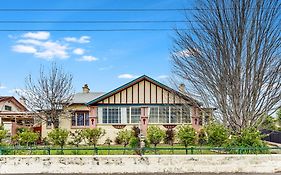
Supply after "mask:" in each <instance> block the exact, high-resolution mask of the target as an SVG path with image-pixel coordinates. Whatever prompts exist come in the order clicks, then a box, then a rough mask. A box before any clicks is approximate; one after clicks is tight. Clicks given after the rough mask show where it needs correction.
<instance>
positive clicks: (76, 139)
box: [69, 130, 84, 147]
mask: <svg viewBox="0 0 281 175" xmlns="http://www.w3.org/2000/svg"><path fill="white" fill-rule="evenodd" d="M69 135H70V138H71V141H70V142H69V144H70V145H75V146H76V147H78V146H79V144H80V143H81V142H82V141H83V139H84V136H83V131H82V130H76V131H74V132H70V134H69Z"/></svg>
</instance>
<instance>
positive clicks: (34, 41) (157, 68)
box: [0, 0, 194, 95]
mask: <svg viewBox="0 0 281 175" xmlns="http://www.w3.org/2000/svg"><path fill="white" fill-rule="evenodd" d="M193 5H194V4H193V1H189V0H165V1H164V0H153V1H151V0H141V1H140V0H139V1H137V0H135V1H133V0H79V1H78V0H48V1H47V0H41V1H38V0H3V1H1V9H5V8H35V9H36V8H81V9H83V8H94V9H126V8H136V9H153V8H160V9H165V8H192V7H193ZM4 20H39V21H40V20H41V21H42V20H55V21H61V20H64V21H67V20H116V21H118V20H119V21H120V20H184V14H183V13H182V12H179V11H161V12H159V11H157V12H3V11H0V21H4ZM176 26H177V27H180V24H175V23H164V24H162V23H156V24H153V23H152V24H151V23H148V24H147V23H145V24H3V23H0V29H32V30H38V29H48V30H53V29H118V28H123V29H124V28H173V27H176ZM172 36H173V31H157V32H151V31H149V32H148V31H146V32H47V31H45V32H37V31H33V32H1V35H0V95H15V93H13V90H14V89H18V88H24V79H25V77H26V76H28V75H29V74H31V75H32V76H33V77H36V76H37V75H38V72H39V68H40V65H43V66H44V67H49V66H50V65H51V64H52V62H53V61H55V62H56V63H57V64H58V65H60V66H62V67H63V69H64V70H65V71H66V72H69V73H71V74H72V75H73V76H74V82H73V84H74V89H75V91H76V92H79V91H81V87H82V85H83V84H85V83H87V84H89V87H90V88H91V91H103V92H107V91H109V90H112V89H114V88H116V87H117V86H120V85H122V84H124V83H126V82H128V81H130V80H131V79H132V78H134V77H136V76H141V75H143V74H146V75H148V76H151V77H152V78H155V79H157V80H159V81H162V82H164V83H165V82H167V76H170V75H171V62H170V56H169V55H170V49H171V47H172Z"/></svg>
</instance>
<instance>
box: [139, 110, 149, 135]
mask: <svg viewBox="0 0 281 175" xmlns="http://www.w3.org/2000/svg"><path fill="white" fill-rule="evenodd" d="M147 127H148V107H141V116H140V131H141V133H142V134H143V135H144V136H146V131H147Z"/></svg>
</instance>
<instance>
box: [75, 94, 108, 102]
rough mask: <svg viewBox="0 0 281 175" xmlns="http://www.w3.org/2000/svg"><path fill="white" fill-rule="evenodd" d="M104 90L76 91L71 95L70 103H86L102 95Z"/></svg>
mask: <svg viewBox="0 0 281 175" xmlns="http://www.w3.org/2000/svg"><path fill="white" fill-rule="evenodd" d="M103 94H104V92H89V93H76V94H74V96H73V99H72V103H78V104H82V103H88V102H89V101H92V100H94V99H96V98H98V97H100V96H102V95H103Z"/></svg>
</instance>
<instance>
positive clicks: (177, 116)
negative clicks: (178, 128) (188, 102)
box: [170, 106, 182, 123]
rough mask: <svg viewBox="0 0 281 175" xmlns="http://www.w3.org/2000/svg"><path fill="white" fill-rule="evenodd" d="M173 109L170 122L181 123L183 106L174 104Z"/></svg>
mask: <svg viewBox="0 0 281 175" xmlns="http://www.w3.org/2000/svg"><path fill="white" fill-rule="evenodd" d="M170 109H171V115H170V117H171V121H170V123H181V113H182V112H181V106H172V107H170Z"/></svg>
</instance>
